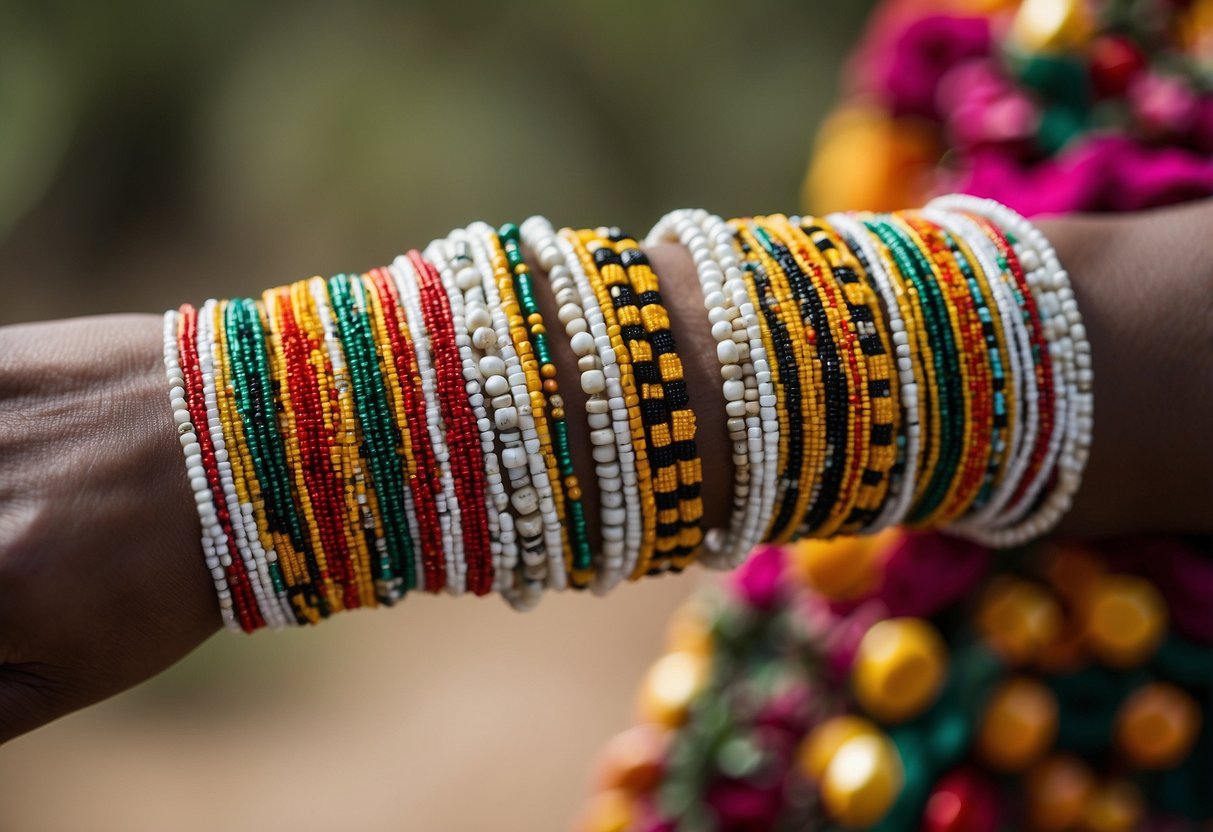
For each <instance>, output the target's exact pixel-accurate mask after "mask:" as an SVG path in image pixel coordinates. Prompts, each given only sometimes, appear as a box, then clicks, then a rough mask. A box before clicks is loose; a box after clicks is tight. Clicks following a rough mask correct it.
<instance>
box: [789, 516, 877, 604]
mask: <svg viewBox="0 0 1213 832" xmlns="http://www.w3.org/2000/svg"><path fill="white" fill-rule="evenodd" d="M900 538H901V532H899V531H897V530H896V529H886V530H885V531H883V532H881V533H880V534H877V535H874V536H870V537H836V538H834V539H833V540H810V539H807V538H806V539H803V540H799V541H797V542H796V543H794V544H792V546H791V547H790V548H789V550H788V567H789V569H790V570H791V572H792V574H793V575H794V576H796V577H797V578H798V579H799V580H800V581H802V582H803V583H804V584H805V585H807V586H809V587H812V589H813V590H814V591H815V592H818V593H820V594H822V595H824V596H825V597H826V598H829V599H830V600H831V601H850V600H852V599H854V598H860V597H862V596H864V595H867V594H868V593H869V592H872V591H873V590H874V589H876V587H877V585H878V584H879V582H880V578H881V567H882V565H883V563H884V558H885V555H886V553H887V552H888V550H889V548H890V546H892V545H893V544H894V543H895V542H896V541H897V540H899V539H900Z"/></svg>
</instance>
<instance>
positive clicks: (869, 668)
mask: <svg viewBox="0 0 1213 832" xmlns="http://www.w3.org/2000/svg"><path fill="white" fill-rule="evenodd" d="M947 666H948V652H947V647H946V646H945V644H944V642H943V639H942V638H940V636H939V632H938V631H937V630H936V629H935V628H934V627H933V626H932V625H931V624H930V623H928V622H927V621H924V620H923V619H921V618H889V619H886V620H884V621H880V622H878V623H876V624H874V625H872V627H871V628H870V629H869V630H868V631H867V633H865V634H864V636H863V638H862V639H861V640H860V642H859V649H858V651H857V652H856V655H855V664H854V667H853V669H852V671H851V687H852V690H853V691H854V693H855V698H856V699H857V700H858V702H859V705H860V707H862V708H863V710H864V711H865V712H866V713H868V714H870V715H871V716H872V717H874V718H875V719H877V720H879V721H881V722H883V723H886V724H893V723H898V722H904V721H905V720H907V719H911V718H913V717H915V716H917V715H918V714H920V713H922V712H923V711H925V710H926V709H927V708H928V707H930V705H931V703H933V702H934V701H935V697H936V696H937V695H938V694H939V689H940V688H941V687H942V685H943V682H944V678H945V676H946V675H947Z"/></svg>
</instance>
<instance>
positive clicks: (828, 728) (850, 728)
mask: <svg viewBox="0 0 1213 832" xmlns="http://www.w3.org/2000/svg"><path fill="white" fill-rule="evenodd" d="M880 735H881V732H880V729H879V728H878V727H877V726H876V724H875V723H873V722H872V721H871V720H868V719H865V718H863V717H862V716H856V715H855V714H843V715H841V716H835V717H831V718H830V719H827V720H826V721H825V722H823V723H821V724H820V725H818V726H817V727H816V728H814V729H813V731H812V732H811V733H810V734H809V736H808V738H807V739H805V741H804V742H803V743H802V744H801V746H800V751H799V752H798V755H797V762H798V764H799V766H800V770H801V771H802V772H803V773H804V775H805V777H807V778H808V779H809V780H812V781H813V782H820V781H821V780H822V778H824V777H825V773H826V769H827V768H829V766H830V761H831V760H833V759H834V755H835V754H837V753H838V749H839V748H841V747H842V746H843V745H844V744H845V743H847V742H848V741H850V740H852V739H854V738H855V737H879V736H880Z"/></svg>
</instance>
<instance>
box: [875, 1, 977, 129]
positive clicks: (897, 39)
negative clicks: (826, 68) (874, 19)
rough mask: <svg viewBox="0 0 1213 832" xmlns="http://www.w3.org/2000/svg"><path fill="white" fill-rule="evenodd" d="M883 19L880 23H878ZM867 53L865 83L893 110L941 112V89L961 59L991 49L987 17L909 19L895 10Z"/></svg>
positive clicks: (934, 114)
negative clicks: (901, 16)
mask: <svg viewBox="0 0 1213 832" xmlns="http://www.w3.org/2000/svg"><path fill="white" fill-rule="evenodd" d="M878 25H879V24H878ZM884 25H885V27H886V28H885V29H884V30H883V31H881V30H880V29H879V28H878V29H876V31H874V32H873V34H872V36H871V38H870V39H869V41H868V45H867V48H866V49H865V52H864V53H863V55H862V58H864V59H865V64H866V65H864V66H861V67H860V72H861V73H862V75H861V78H862V82H861V84H862V86H863V87H864V88H865V89H867V90H870V91H874V92H876V93H878V94H879V95H881V96H882V97H883V98H884V99H885V101H886V103H887V105H888V107H889V109H890V110H891V111H892V113H893V114H894V115H916V116H926V117H929V118H936V117H938V110H937V108H936V90H937V89H938V87H939V83H940V81H941V80H942V79H943V77H944V76H945V75H947V74H948V72H949V71H950V70H951V69H952V68H953V67H955V66H957V65H958V64H960V63H962V62H965V61H968V60H971V59H973V58H980V57H985V56H987V55H989V54H990V22H989V20H988V19H987V18H984V17H962V16H956V15H943V14H940V15H931V16H928V17H919V18H917V19H914V20H911V21H909V22H908V23H906V22H905V20H904V18H901V19H899V18H898V17H896V16H890V17H888V18H886V19H885V20H884Z"/></svg>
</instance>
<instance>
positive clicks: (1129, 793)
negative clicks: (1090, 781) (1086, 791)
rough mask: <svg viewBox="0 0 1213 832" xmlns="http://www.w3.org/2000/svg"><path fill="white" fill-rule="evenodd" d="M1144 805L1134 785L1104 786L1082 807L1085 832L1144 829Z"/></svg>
mask: <svg viewBox="0 0 1213 832" xmlns="http://www.w3.org/2000/svg"><path fill="white" fill-rule="evenodd" d="M1144 812H1145V801H1144V800H1143V798H1142V796H1141V792H1140V791H1139V790H1138V789H1137V787H1136V786H1134V785H1133V784H1132V783H1129V782H1126V781H1120V780H1118V781H1113V782H1110V783H1103V784H1101V785H1100V786H1099V787H1098V788H1097V789H1096V790H1095V792H1094V793H1093V794H1092V795H1091V798H1090V799H1089V800H1088V801H1087V803H1086V806H1084V807H1083V813H1082V823H1081V826H1080V827H1079V828H1081V829H1082V830H1084V832H1131V830H1134V829H1137V828H1139V827H1140V825H1141V819H1142V815H1143V814H1144Z"/></svg>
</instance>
